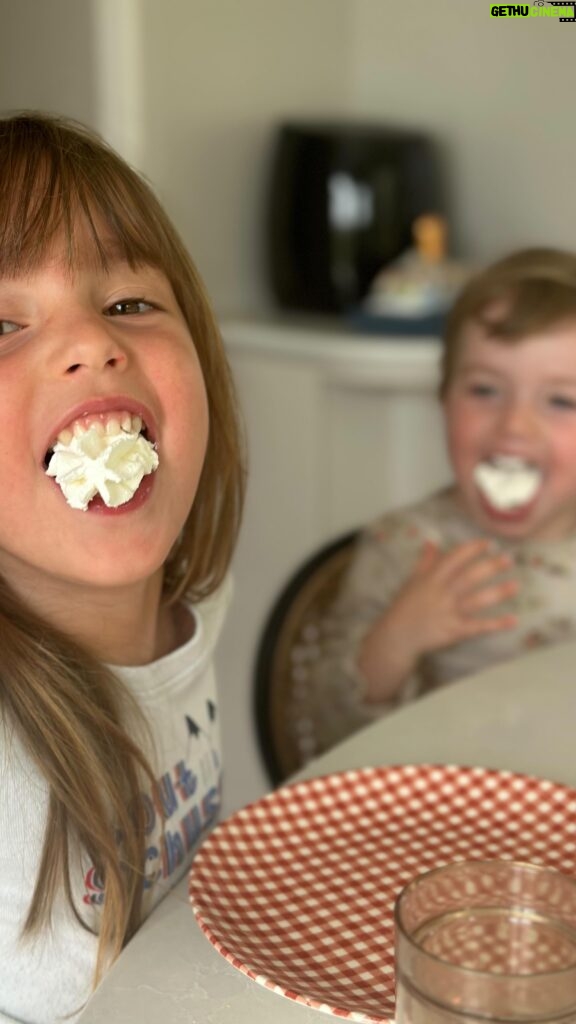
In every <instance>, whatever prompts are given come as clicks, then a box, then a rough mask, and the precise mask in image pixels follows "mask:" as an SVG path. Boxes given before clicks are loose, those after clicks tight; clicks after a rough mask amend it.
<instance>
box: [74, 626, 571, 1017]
mask: <svg viewBox="0 0 576 1024" xmlns="http://www.w3.org/2000/svg"><path fill="white" fill-rule="evenodd" d="M575 721H576V643H569V644H565V645H561V646H557V647H554V648H548V649H546V650H543V651H538V652H535V653H533V654H530V655H527V656H525V657H523V658H517V659H514V660H513V661H510V662H508V663H506V664H504V665H500V666H498V667H497V668H494V669H489V670H487V671H484V672H482V673H479V674H478V675H476V676H473V677H470V678H469V679H467V680H464V681H463V682H459V683H455V684H453V685H451V686H448V687H445V688H444V689H442V690H440V691H438V692H437V693H434V694H432V695H430V696H428V697H424V698H422V699H420V700H419V701H416V702H414V703H413V704H410V705H407V706H406V707H404V708H402V709H400V710H399V711H397V712H396V713H394V714H393V715H389V716H387V717H386V718H383V719H381V720H380V721H378V722H376V723H374V724H373V725H371V726H369V727H368V728H367V729H364V730H363V731H362V732H360V733H357V734H356V735H355V736H353V737H351V738H350V739H349V740H347V741H346V742H344V743H342V744H340V745H339V746H338V747H336V748H335V749H334V750H332V751H330V752H329V753H327V754H325V755H324V756H323V757H320V758H318V759H317V760H316V761H314V762H312V763H311V764H310V765H309V766H308V767H307V768H306V769H305V770H304V771H303V772H301V773H300V774H299V776H298V777H297V778H298V779H300V778H307V777H312V776H315V775H323V774H327V773H330V772H334V771H341V770H346V769H350V768H360V767H365V766H370V765H382V764H411V763H438V764H461V765H474V766H483V767H486V768H500V769H509V770H513V771H518V772H524V773H527V774H533V775H538V776H541V777H544V778H549V779H552V780H553V781H556V782H563V783H566V784H568V785H572V786H574V787H576V744H575V742H574V733H575ZM80 1019H81V1024H119V1022H123V1024H124V1022H126V1024H131V1022H134V1024H271V1022H274V1024H318V1022H319V1020H321V1019H326V1020H328V1019H329V1017H328V1016H326V1017H324V1016H323V1018H320V1017H319V1015H318V1011H316V1010H312V1009H309V1008H308V1007H305V1006H302V1005H299V1004H296V1003H293V1002H291V1001H289V1000H287V999H284V998H282V997H281V996H278V995H276V994H274V993H273V992H269V991H268V990H266V989H265V988H263V987H261V986H260V985H257V984H256V983H254V982H252V981H250V980H249V979H248V978H247V977H245V976H244V975H243V974H241V973H240V972H239V971H237V970H235V968H233V967H232V966H231V965H230V964H228V962H227V961H226V960H224V958H223V957H221V956H220V955H219V954H218V953H217V952H216V950H215V949H214V948H213V947H212V946H211V945H210V943H209V942H208V940H207V939H206V938H205V936H204V935H203V933H202V932H201V931H200V928H199V927H198V925H197V924H196V921H195V918H194V915H193V913H192V910H191V909H190V907H189V905H188V900H187V882H186V881H184V882H181V883H180V885H179V886H177V887H176V888H175V889H174V890H173V891H172V892H171V893H170V894H169V895H168V896H167V897H166V899H165V900H164V901H163V903H162V904H161V905H160V906H159V907H158V908H157V910H155V911H154V913H153V914H152V916H151V917H150V918H149V919H148V921H146V923H145V924H144V925H143V927H142V928H141V929H140V931H139V932H138V934H137V935H136V936H135V938H134V939H133V940H132V941H131V942H130V944H129V945H128V946H127V948H126V949H125V950H124V952H123V953H122V955H121V957H120V958H119V960H118V961H117V963H116V964H115V966H114V967H113V968H112V970H111V971H110V973H109V974H108V976H107V977H106V978H105V980H104V982H103V983H102V984H101V986H100V988H99V989H98V991H97V992H96V993H95V995H94V997H93V998H92V1000H91V1001H90V1004H89V1005H88V1007H87V1008H86V1009H85V1011H84V1013H83V1014H82V1016H81V1018H80Z"/></svg>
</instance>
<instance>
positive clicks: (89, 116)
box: [0, 0, 96, 123]
mask: <svg viewBox="0 0 576 1024" xmlns="http://www.w3.org/2000/svg"><path fill="white" fill-rule="evenodd" d="M23 107H28V108H36V109H41V110H47V111H51V112H52V113H56V114H67V115H68V116H69V117H76V118H78V119H79V120H83V121H87V122H88V123H94V120H95V118H96V78H95V64H94V53H93V38H92V21H91V10H90V0H87V2H84V0H81V2H78V0H46V2H44V0H0V110H1V111H3V112H6V111H9V110H14V109H21V108H23Z"/></svg>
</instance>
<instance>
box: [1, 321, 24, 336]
mask: <svg viewBox="0 0 576 1024" xmlns="http://www.w3.org/2000/svg"><path fill="white" fill-rule="evenodd" d="M19 330H20V324H15V323H14V321H13V320H0V337H5V335H7V334H15V332H16V331H19Z"/></svg>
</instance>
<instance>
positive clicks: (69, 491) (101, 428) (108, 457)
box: [44, 410, 158, 511]
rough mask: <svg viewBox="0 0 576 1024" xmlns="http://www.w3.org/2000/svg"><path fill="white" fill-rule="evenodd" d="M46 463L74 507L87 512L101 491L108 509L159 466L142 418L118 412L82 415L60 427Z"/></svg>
mask: <svg viewBox="0 0 576 1024" xmlns="http://www.w3.org/2000/svg"><path fill="white" fill-rule="evenodd" d="M44 465H45V469H46V473H47V474H48V476H51V477H54V478H55V480H56V483H57V484H58V486H59V487H60V489H61V491H62V493H63V495H64V497H65V498H66V501H67V502H68V504H69V505H70V507H71V508H75V509H81V510H82V511H86V509H87V508H88V506H89V504H90V501H91V500H92V499H93V498H94V497H96V496H97V495H99V496H100V497H101V498H102V501H103V502H104V504H105V505H107V506H108V508H117V507H118V506H119V505H124V504H125V503H126V502H128V501H130V500H131V499H132V498H133V497H134V495H135V493H136V491H137V489H138V487H139V486H140V483H141V482H142V479H143V477H144V476H147V475H148V474H149V473H153V472H155V470H156V469H157V468H158V454H157V452H156V446H155V444H154V443H153V441H152V440H151V439H150V437H149V434H148V429H147V426H146V424H145V423H144V422H143V420H142V418H141V417H140V416H135V415H133V414H132V413H130V412H126V411H124V410H118V411H114V412H111V413H106V414H103V413H97V414H94V415H90V416H82V417H79V418H78V419H77V420H75V421H74V423H72V424H71V425H70V426H69V427H66V428H65V429H64V430H61V431H60V433H59V434H58V437H57V438H56V440H55V442H54V444H53V445H52V446H51V447H50V448H49V449H48V451H47V452H46V455H45V460H44Z"/></svg>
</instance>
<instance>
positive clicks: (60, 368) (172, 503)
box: [0, 247, 208, 594]
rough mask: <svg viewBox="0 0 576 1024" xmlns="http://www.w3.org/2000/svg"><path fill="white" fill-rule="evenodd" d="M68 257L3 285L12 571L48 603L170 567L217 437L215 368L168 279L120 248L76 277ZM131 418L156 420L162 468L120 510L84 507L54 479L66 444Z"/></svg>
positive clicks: (0, 305) (0, 518) (7, 547)
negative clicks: (45, 594)
mask: <svg viewBox="0 0 576 1024" xmlns="http://www.w3.org/2000/svg"><path fill="white" fill-rule="evenodd" d="M63 256H64V253H63V250H61V249H59V248H58V247H55V249H54V250H53V251H52V252H51V254H50V256H49V258H48V259H47V261H46V263H45V264H44V265H42V266H41V267H40V268H38V269H36V270H34V271H33V272H32V273H31V274H30V275H29V276H20V277H16V278H14V279H0V434H1V436H2V445H0V481H1V486H2V498H1V500H0V572H2V573H6V576H7V578H8V580H10V581H12V582H13V584H15V585H19V589H20V591H21V592H22V590H23V589H24V590H27V591H28V592H29V593H35V594H36V593H42V590H44V591H45V590H46V588H47V587H48V588H51V589H52V590H53V591H55V593H59V592H60V591H61V590H62V587H68V591H67V592H69V588H70V585H72V586H75V585H78V584H80V585H82V584H88V585H92V586H94V585H96V586H100V587H109V586H113V587H117V586H123V585H129V584H132V583H134V582H137V581H142V580H145V579H147V578H149V577H150V576H151V575H153V574H155V573H157V572H159V571H161V570H160V567H161V566H162V564H163V562H164V561H165V559H166V556H167V555H168V553H169V551H170V549H171V547H172V545H173V544H174V542H175V541H176V539H177V537H178V535H179V533H180V530H181V529H182V526H183V524H184V522H185V520H186V518H187V516H188V513H189V510H190V507H191V505H192V502H193V500H194V496H195V493H196V489H197V486H198V480H199V477H200V473H201V470H202V465H203V462H204V456H205V452H206V444H207V437H208V410H207V399H206V392H205V387H204V381H203V376H202V372H201V369H200V365H199V362H198V357H197V354H196V350H195V348H194V344H193V341H192V338H191V337H190V333H189V330H188V327H187V324H186V322H185V320H184V318H183V316H182V313H181V311H180V308H179V306H178V304H177V302H176V300H175V298H174V294H173V292H172V288H171V286H170V284H169V282H168V280H167V279H166V277H165V276H164V275H163V274H162V273H161V272H160V271H159V270H157V269H156V268H154V267H150V266H143V267H139V268H136V269H131V268H130V266H129V265H128V264H127V263H125V262H123V261H122V260H121V259H118V258H115V256H114V253H113V251H112V253H111V260H110V264H109V267H108V269H107V271H104V270H103V269H102V268H101V267H100V266H99V265H97V264H95V262H94V261H90V260H87V261H86V262H85V264H83V265H81V266H79V267H78V268H77V269H76V270H75V271H74V273H73V274H71V273H70V272H69V270H68V268H67V266H66V262H65V260H64V258H63ZM126 414H134V415H136V414H138V415H139V416H140V418H141V419H142V420H143V421H144V425H145V427H146V428H147V431H148V435H149V437H150V438H151V440H152V441H153V442H155V443H156V444H157V449H158V456H159V468H158V469H157V471H156V472H155V473H154V474H153V475H151V476H146V477H144V480H143V482H142V484H141V485H140V488H139V489H138V491H137V492H136V495H135V498H134V499H133V500H132V501H130V502H128V503H127V504H125V505H121V506H120V507H119V508H116V509H110V508H106V506H105V505H103V503H102V502H101V501H100V502H99V501H94V502H93V503H91V504H90V505H89V507H88V509H87V511H81V510H78V509H72V508H70V507H69V506H68V504H67V503H66V500H65V498H64V496H63V494H62V492H61V490H60V488H59V486H58V485H57V484H56V483H55V481H54V480H53V479H52V478H50V477H48V476H47V475H46V472H45V466H46V457H47V454H48V453H49V451H50V448H51V447H52V446H53V444H54V443H55V441H56V438H57V435H58V434H59V433H60V432H62V431H63V430H64V431H70V430H73V429H74V425H75V424H80V425H82V424H84V425H86V423H88V424H89V423H90V422H92V421H94V420H99V421H100V422H101V423H103V424H104V427H105V428H106V426H107V424H108V423H109V421H110V420H111V419H116V420H122V418H123V417H124V419H125V417H126ZM136 422H137V421H136ZM135 429H138V427H137V426H136V428H135Z"/></svg>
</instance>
